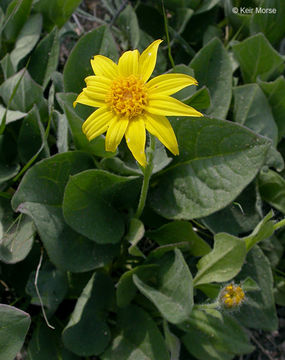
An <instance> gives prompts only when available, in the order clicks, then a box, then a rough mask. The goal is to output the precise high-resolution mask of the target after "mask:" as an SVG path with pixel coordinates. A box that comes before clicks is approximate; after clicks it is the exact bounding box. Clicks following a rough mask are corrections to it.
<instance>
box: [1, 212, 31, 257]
mask: <svg viewBox="0 0 285 360" xmlns="http://www.w3.org/2000/svg"><path fill="white" fill-rule="evenodd" d="M11 220H12V219H11V218H10V219H9V222H8V221H6V222H4V223H3V221H2V226H3V232H4V234H3V237H1V236H0V238H1V241H0V260H1V261H3V262H5V263H8V264H15V263H17V262H19V261H22V260H23V259H24V258H25V257H26V256H27V255H28V253H29V252H30V250H31V248H32V246H33V241H34V234H35V228H34V224H33V222H32V221H31V220H29V218H28V217H26V216H23V217H22V216H20V217H19V219H18V220H17V221H16V222H14V223H12V224H11Z"/></svg>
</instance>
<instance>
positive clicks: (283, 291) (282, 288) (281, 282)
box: [274, 275, 285, 306]
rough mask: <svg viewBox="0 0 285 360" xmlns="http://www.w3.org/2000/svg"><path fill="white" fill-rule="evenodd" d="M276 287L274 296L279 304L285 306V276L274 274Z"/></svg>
mask: <svg viewBox="0 0 285 360" xmlns="http://www.w3.org/2000/svg"><path fill="white" fill-rule="evenodd" d="M274 280H275V288H274V298H275V302H276V304H277V305H280V306H285V278H284V277H283V276H278V275H274Z"/></svg>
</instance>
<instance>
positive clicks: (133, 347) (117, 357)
mask: <svg viewBox="0 0 285 360" xmlns="http://www.w3.org/2000/svg"><path fill="white" fill-rule="evenodd" d="M134 319H135V321H134ZM118 325H119V327H120V328H121V330H122V331H121V333H120V334H119V335H118V336H117V337H115V339H114V340H113V343H112V345H111V346H110V348H109V349H108V350H107V351H106V352H105V353H104V354H103V355H101V358H102V360H142V359H155V360H170V357H169V354H168V351H167V349H166V345H165V342H164V339H163V337H162V335H161V333H160V331H159V330H158V328H157V326H156V324H155V322H154V321H153V320H152V318H151V317H150V316H149V315H148V314H147V313H146V312H145V311H144V310H142V309H140V308H139V307H137V306H134V305H131V306H129V307H128V308H125V309H122V310H120V311H119V319H118Z"/></svg>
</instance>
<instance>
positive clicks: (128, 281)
mask: <svg viewBox="0 0 285 360" xmlns="http://www.w3.org/2000/svg"><path fill="white" fill-rule="evenodd" d="M156 269H157V265H155V264H149V265H141V266H137V267H135V268H134V269H132V270H129V271H126V272H125V273H124V274H123V275H122V276H121V277H120V279H119V281H118V283H117V286H116V287H117V291H116V298H117V305H118V306H119V307H126V306H128V305H129V304H130V302H131V301H132V300H133V298H134V297H135V295H136V292H137V288H136V286H135V284H134V282H133V275H135V274H136V275H139V276H140V278H143V279H148V278H150V277H152V276H153V275H154V273H155V271H156Z"/></svg>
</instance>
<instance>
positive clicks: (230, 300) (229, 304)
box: [219, 283, 245, 310]
mask: <svg viewBox="0 0 285 360" xmlns="http://www.w3.org/2000/svg"><path fill="white" fill-rule="evenodd" d="M244 300H245V293H244V291H243V289H242V287H241V286H240V285H236V284H234V283H231V284H229V285H227V286H225V287H224V288H223V289H222V290H221V292H220V294H219V303H220V305H221V306H222V307H223V308H225V309H229V310H235V309H237V308H239V307H240V305H241V304H242V303H243V302H244Z"/></svg>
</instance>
